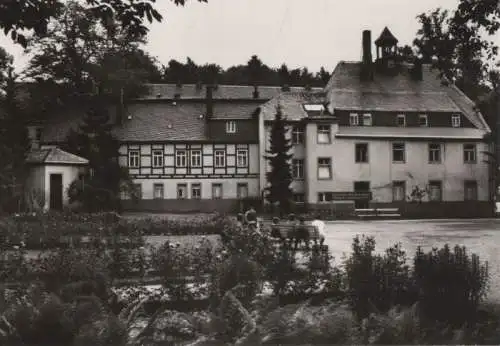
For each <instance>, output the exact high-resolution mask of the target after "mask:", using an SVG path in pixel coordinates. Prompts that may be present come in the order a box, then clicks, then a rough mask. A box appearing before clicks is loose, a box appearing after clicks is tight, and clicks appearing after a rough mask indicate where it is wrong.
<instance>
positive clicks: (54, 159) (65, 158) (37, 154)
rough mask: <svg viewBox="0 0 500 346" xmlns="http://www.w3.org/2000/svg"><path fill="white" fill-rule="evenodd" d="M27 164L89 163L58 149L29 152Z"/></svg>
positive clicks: (51, 148) (50, 148)
mask: <svg viewBox="0 0 500 346" xmlns="http://www.w3.org/2000/svg"><path fill="white" fill-rule="evenodd" d="M26 162H27V163H31V164H44V165H86V164H88V163H89V161H88V160H87V159H84V158H83V157H80V156H77V155H74V154H71V153H68V152H66V151H64V150H62V149H59V148H57V147H49V148H41V149H32V150H30V151H29V152H28V156H27V158H26Z"/></svg>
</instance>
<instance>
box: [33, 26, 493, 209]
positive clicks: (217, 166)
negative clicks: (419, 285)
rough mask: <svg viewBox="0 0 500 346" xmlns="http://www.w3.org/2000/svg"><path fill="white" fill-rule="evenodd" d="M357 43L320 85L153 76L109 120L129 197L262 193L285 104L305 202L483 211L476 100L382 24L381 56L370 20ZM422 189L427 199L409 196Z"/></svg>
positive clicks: (299, 197) (221, 200)
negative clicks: (401, 48) (403, 50)
mask: <svg viewBox="0 0 500 346" xmlns="http://www.w3.org/2000/svg"><path fill="white" fill-rule="evenodd" d="M362 46H363V59H362V61H361V62H340V63H339V64H338V65H337V67H336V68H335V70H334V71H333V74H332V77H331V79H330V81H329V82H328V84H327V85H326V87H325V88H324V89H306V88H285V87H265V86H259V87H251V86H225V85H219V86H202V85H149V86H148V90H149V91H148V93H147V94H146V95H145V96H143V97H141V98H138V99H136V100H133V101H132V102H129V103H128V104H127V107H126V110H125V112H124V113H121V114H122V115H121V116H120V117H115V119H114V122H115V127H114V133H115V135H116V137H117V138H118V139H119V140H120V142H121V147H120V157H119V160H120V163H121V164H122V165H123V166H126V167H128V170H129V173H130V175H131V177H132V178H133V180H134V183H135V184H136V186H137V189H138V190H139V191H140V192H141V193H140V194H141V200H140V201H139V203H138V204H134V203H133V202H132V201H131V200H129V199H128V196H126V195H123V196H122V198H123V200H124V206H125V208H126V209H136V210H150V211H153V210H155V211H211V210H220V211H231V210H235V209H237V207H238V202H239V201H240V200H242V199H245V198H255V199H257V198H261V197H262V196H263V195H264V194H265V188H266V186H267V182H266V174H265V173H266V172H267V170H268V169H269V166H268V164H267V162H266V159H265V155H266V150H267V149H268V146H269V129H270V126H271V124H272V121H273V119H274V115H275V113H276V107H277V106H278V105H280V106H281V107H282V110H283V113H284V115H285V117H286V122H287V124H288V129H289V137H290V139H291V140H292V143H293V159H292V161H291V167H292V174H293V178H294V181H293V183H292V189H293V190H294V200H295V201H296V202H297V203H298V204H302V205H304V206H307V207H310V208H322V207H325V206H331V205H335V204H336V203H340V201H346V200H351V201H354V203H355V205H356V207H357V208H368V207H381V206H386V207H397V208H399V209H400V210H401V211H402V212H403V214H404V213H405V212H407V213H410V214H411V213H412V212H415V210H417V209H418V210H419V211H420V212H423V213H424V214H425V213H427V214H428V215H436V216H442V215H449V216H460V215H471V216H472V215H474V216H480V215H487V214H488V213H489V212H490V210H491V208H489V206H488V202H489V200H490V190H491V189H490V180H489V169H490V167H489V165H488V164H487V163H486V162H485V160H484V155H483V153H484V152H486V151H490V149H491V148H490V147H489V145H488V143H487V142H486V140H485V137H486V136H487V135H488V134H489V133H490V129H489V127H488V125H487V124H486V122H485V121H484V119H483V117H482V116H481V114H480V113H479V112H478V111H477V109H476V107H475V106H474V104H473V102H472V101H470V100H469V99H468V98H467V97H466V96H465V95H464V94H463V93H462V92H460V91H459V90H458V88H456V87H455V86H454V85H453V84H451V83H448V82H446V81H443V80H442V79H441V78H440V77H439V73H438V71H437V70H434V69H432V68H431V67H430V66H428V65H424V64H421V63H420V62H419V61H418V60H417V61H413V62H408V61H404V60H403V59H401V58H399V56H398V55H397V39H396V38H395V37H394V36H393V35H392V34H391V33H390V31H389V30H388V29H387V28H386V29H385V30H384V31H383V32H382V34H381V35H380V37H379V38H378V39H377V40H376V41H375V49H376V58H375V59H372V48H373V47H372V42H371V33H370V32H369V31H365V32H363V40H362ZM79 119H80V120H79ZM79 121H81V117H80V118H79V117H78V116H76V117H72V118H68V117H67V116H66V117H64V118H62V120H58V121H54V122H53V123H51V124H48V125H46V126H45V127H44V128H43V129H42V131H41V138H40V140H41V144H42V145H46V144H50V145H57V144H58V143H60V142H61V141H63V140H64V138H65V136H66V134H67V131H68V130H69V128H72V127H75V126H76V125H77V124H78V122H79ZM417 190H418V191H425V193H424V194H423V195H422V196H421V197H423V198H421V201H422V203H418V202H417V203H409V202H412V201H413V202H415V200H416V199H419V198H416V197H415V194H413V195H412V192H413V191H417Z"/></svg>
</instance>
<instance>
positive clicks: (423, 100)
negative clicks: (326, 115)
mask: <svg viewBox="0 0 500 346" xmlns="http://www.w3.org/2000/svg"><path fill="white" fill-rule="evenodd" d="M422 69H423V79H422V80H421V81H416V80H414V79H413V78H412V76H411V72H410V66H408V65H403V66H402V67H401V71H400V73H398V74H397V75H395V76H389V75H384V74H381V73H375V75H374V78H373V80H371V81H362V80H361V79H360V73H361V63H359V62H344V61H342V62H340V63H339V64H338V65H337V67H336V68H335V70H334V71H333V74H332V77H331V78H330V81H329V82H328V84H327V86H326V88H325V91H326V94H327V100H328V101H329V107H330V111H334V110H360V111H362V110H367V111H369V110H374V111H376V110H380V111H388V112H389V111H390V112H397V111H401V112H412V111H413V112H421V111H426V112H460V113H462V114H463V115H464V116H465V117H466V118H467V119H468V120H469V121H470V122H471V123H472V124H473V125H474V126H476V127H477V128H478V129H480V130H482V131H486V132H489V131H490V129H489V127H488V125H487V124H486V122H485V120H484V118H483V117H482V115H481V114H480V113H479V112H476V110H475V107H474V103H473V102H472V101H471V100H470V99H469V98H468V97H467V96H465V95H464V94H463V93H462V92H461V91H460V90H459V89H458V88H457V87H456V86H455V85H453V84H451V85H448V86H445V85H443V84H442V83H441V78H440V76H439V72H438V70H437V69H433V68H432V67H431V66H430V65H423V66H422Z"/></svg>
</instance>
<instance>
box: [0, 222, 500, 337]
mask: <svg viewBox="0 0 500 346" xmlns="http://www.w3.org/2000/svg"><path fill="white" fill-rule="evenodd" d="M352 246H353V251H352V254H351V255H350V256H349V257H348V258H347V259H346V260H345V261H344V263H343V266H342V267H334V266H332V264H331V258H330V256H329V254H328V253H324V252H320V251H310V252H309V253H307V254H306V256H305V258H303V259H300V258H299V257H297V256H296V255H297V254H296V253H294V252H293V250H291V249H289V248H286V247H283V246H282V247H276V246H275V245H274V244H273V242H272V241H271V240H270V238H269V236H268V235H267V234H266V233H259V232H252V231H250V230H248V229H238V228H236V227H233V226H228V227H226V228H225V230H224V232H223V243H222V247H221V248H220V249H218V250H217V251H216V252H214V251H213V249H212V248H211V247H210V245H209V244H208V243H207V241H206V239H204V240H202V241H201V242H200V243H199V244H197V245H196V246H194V247H193V248H192V249H188V250H182V251H179V250H178V247H177V246H176V245H174V244H165V246H164V247H163V248H162V249H160V250H157V251H154V252H153V254H152V256H151V259H150V260H149V261H150V263H151V265H150V266H151V267H153V268H154V269H155V270H156V271H157V272H158V273H160V275H161V277H162V288H161V289H160V290H159V293H148V292H146V291H145V290H144V289H140V288H139V287H137V288H134V287H130V291H135V293H134V294H130V295H129V300H128V302H127V306H126V307H120V305H119V304H117V302H116V297H115V298H113V297H114V295H113V294H112V292H111V290H110V285H111V282H112V279H113V277H116V276H117V275H116V273H115V272H116V268H115V267H114V266H112V265H111V264H112V263H113V261H111V260H110V257H109V256H106V254H105V252H103V251H100V250H99V249H95V250H94V251H92V250H91V249H81V250H79V251H73V252H70V251H66V250H61V251H59V252H55V253H53V254H52V255H51V256H49V257H48V258H47V259H46V260H44V261H43V262H42V263H43V266H42V267H41V268H43V270H41V269H40V268H39V269H38V273H39V280H40V281H41V282H42V283H43V286H42V287H43V288H42V289H41V291H42V292H44V293H43V294H42V296H43V297H51V298H50V299H49V298H44V299H45V300H43V299H41V298H36V297H39V296H40V294H38V295H33V293H30V292H28V293H26V292H20V293H19V294H20V296H25V297H27V298H28V300H26V299H24V300H17V299H13V298H10V299H6V300H4V302H3V303H2V304H3V305H2V312H4V316H6V319H5V320H4V321H2V322H0V331H4V332H5V334H6V335H5V336H4V339H3V340H10V339H8V338H9V337H12V338H14V339H13V340H19V338H21V339H22V340H32V339H33V338H34V336H33V335H36V336H37V337H38V338H39V339H40V338H41V339H40V340H44V339H43V338H46V340H47V342H49V343H50V342H52V344H55V343H56V342H57V341H60V340H64V341H65V342H66V344H71V345H79V344H82V342H84V341H85V342H87V341H88V342H92V343H93V342H96V344H106V343H107V344H109V343H110V342H112V343H113V345H117V344H122V345H123V344H124V343H125V342H126V341H127V340H128V341H129V342H130V343H131V344H137V345H139V344H152V345H154V344H165V343H166V344H177V343H180V342H182V344H189V342H194V341H195V340H197V342H198V344H197V345H202V344H231V345H232V344H239V345H241V344H247V345H255V344H269V345H271V344H286V343H295V344H297V342H300V343H302V344H352V343H356V344H358V343H359V344H361V343H363V344H413V343H418V344H421V343H422V344H423V343H432V344H434V343H438V344H441V343H450V342H451V343H489V344H498V343H499V342H500V338H499V336H500V332H499V331H500V327H499V325H498V320H499V316H500V313H491V314H488V313H486V312H485V311H482V309H481V306H480V304H481V302H482V300H483V299H484V298H485V294H486V288H487V282H488V270H487V265H486V264H482V263H481V262H480V260H479V258H478V257H477V256H476V255H468V254H467V252H466V250H465V248H458V247H457V248H455V249H454V250H453V251H452V250H451V249H450V248H449V247H447V246H445V247H444V248H442V249H433V250H432V251H430V252H428V253H425V252H423V251H422V250H421V249H418V251H417V253H416V255H415V257H414V259H413V261H414V265H413V266H409V265H407V263H406V262H407V260H406V254H405V253H404V251H403V250H402V248H401V246H400V245H395V246H393V247H391V248H389V249H387V250H386V251H385V253H383V254H380V255H379V254H375V252H374V250H375V241H374V239H373V238H364V237H363V238H359V237H356V238H355V239H354V241H353V245H352ZM116 256H117V257H119V256H118V255H116ZM111 259H113V257H112V256H111ZM125 263H128V262H125ZM126 266H127V265H125V267H126ZM123 270H126V268H125V269H123ZM42 274H43V275H42ZM187 276H188V277H191V278H192V279H193V280H191V281H187V280H185V278H186V277H187ZM266 288H269V289H270V291H269V294H267V295H263V294H262V290H263V289H266ZM313 293H316V294H313ZM89 296H90V297H93V298H92V299H93V300H91V302H87V300H86V299H87V298H85V297H89ZM153 296H155V297H158V296H159V297H161V298H165V297H166V296H168V297H169V299H170V300H171V301H172V300H174V301H178V303H180V304H177V305H172V304H171V303H168V302H159V301H158V300H157V299H156V298H154V297H153ZM200 298H202V299H209V301H210V303H211V304H209V305H207V306H206V307H205V308H203V310H202V311H198V312H178V311H175V310H174V306H177V307H184V308H185V307H186V305H189V304H192V303H193V304H194V303H195V302H196V301H198V300H199V299H200ZM152 299H153V301H152ZM30 300H33V302H30ZM46 302H48V303H46ZM84 302H87V303H86V304H90V305H83V306H82V305H81V304H84ZM293 302H295V303H293ZM49 303H50V304H49ZM37 304H38V305H37ZM44 304H48V305H47V306H48V307H46V308H45V307H43V308H42V306H45V305H44ZM194 305H196V304H194ZM194 305H192V306H194ZM26 306H34V307H35V308H29V309H28V308H26ZM84 307H85V308H84ZM87 308H88V309H87ZM30 309H32V310H30ZM33 309H35V310H33ZM80 309H81V311H80ZM6 312H9V313H8V314H6ZM91 312H92V314H91V316H92V317H88V316H89V315H88V314H90V313H91ZM45 314H47V315H45ZM14 316H16V317H15V318H14ZM19 316H25V317H23V318H24V319H25V320H26V319H27V320H28V321H31V322H29V323H27V322H22V321H23V318H20V317H19ZM33 316H35V317H33ZM81 316H83V317H81ZM49 319H50V321H51V323H52V324H51V325H50V326H46V325H44V324H43V323H42V322H36V321H44V320H49ZM89 320H92V321H93V322H92V323H90V322H88V321H89ZM5 321H7V323H6V322H5ZM33 321H35V322H33ZM40 323H42V324H40ZM25 325H29V326H30V327H29V328H27V327H24V326H25ZM55 325H56V326H58V328H59V330H60V332H58V333H54V334H53V335H55V336H53V337H52V339H50V338H49V335H48V334H44V335H39V334H36V333H43V331H44V330H45V331H47V332H48V331H50V330H53V329H51V328H55V327H53V326H55ZM40 326H41V327H40ZM133 330H137V333H132V331H133ZM124 331H127V333H128V336H127V335H125V334H124V333H125V332H124ZM56 337H57V338H58V339H55V338H56ZM6 338H7V339H6ZM15 338H18V339H15ZM23 338H24V339H23ZM30 338H31V339H30ZM26 344H29V342H26Z"/></svg>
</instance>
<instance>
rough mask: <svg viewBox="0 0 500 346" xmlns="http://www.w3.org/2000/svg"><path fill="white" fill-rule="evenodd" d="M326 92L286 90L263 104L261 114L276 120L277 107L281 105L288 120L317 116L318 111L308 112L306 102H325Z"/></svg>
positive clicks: (268, 119) (265, 118) (269, 119)
mask: <svg viewBox="0 0 500 346" xmlns="http://www.w3.org/2000/svg"><path fill="white" fill-rule="evenodd" d="M324 102H325V94H324V93H323V92H286V93H282V94H280V95H279V96H277V97H274V98H273V99H271V100H270V101H268V102H266V103H265V104H263V105H262V106H261V116H263V117H264V120H265V121H272V120H274V116H275V114H276V107H277V106H278V104H279V105H280V106H281V110H282V112H283V116H284V118H285V120H287V121H300V120H302V119H305V118H308V117H310V116H316V115H318V114H316V113H317V112H314V111H312V112H307V111H306V110H305V108H304V105H305V104H324Z"/></svg>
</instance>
